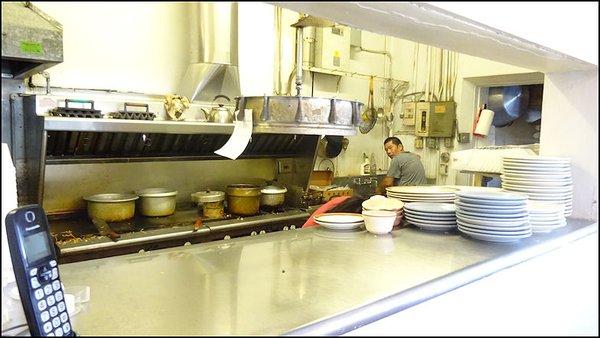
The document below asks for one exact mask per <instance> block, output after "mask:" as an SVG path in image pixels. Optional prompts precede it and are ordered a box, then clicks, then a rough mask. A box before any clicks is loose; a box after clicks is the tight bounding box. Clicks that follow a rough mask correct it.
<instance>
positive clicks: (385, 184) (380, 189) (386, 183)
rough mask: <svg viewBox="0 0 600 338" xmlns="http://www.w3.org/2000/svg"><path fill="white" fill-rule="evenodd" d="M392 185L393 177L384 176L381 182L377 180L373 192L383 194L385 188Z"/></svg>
mask: <svg viewBox="0 0 600 338" xmlns="http://www.w3.org/2000/svg"><path fill="white" fill-rule="evenodd" d="M393 185H394V178H393V177H389V176H386V177H384V178H383V179H382V180H381V182H379V185H378V186H377V188H375V193H376V194H377V195H384V196H385V188H387V187H391V186H393Z"/></svg>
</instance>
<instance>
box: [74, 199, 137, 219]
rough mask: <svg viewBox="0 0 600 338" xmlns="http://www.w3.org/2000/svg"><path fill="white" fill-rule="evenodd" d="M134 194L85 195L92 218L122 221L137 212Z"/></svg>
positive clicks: (89, 214)
mask: <svg viewBox="0 0 600 338" xmlns="http://www.w3.org/2000/svg"><path fill="white" fill-rule="evenodd" d="M138 198H139V196H137V195H134V194H97V195H92V196H87V197H84V198H83V199H84V200H86V201H87V212H88V216H89V217H90V219H100V220H103V221H105V222H122V221H126V220H128V219H131V218H133V216H134V214H135V200H137V199H138Z"/></svg>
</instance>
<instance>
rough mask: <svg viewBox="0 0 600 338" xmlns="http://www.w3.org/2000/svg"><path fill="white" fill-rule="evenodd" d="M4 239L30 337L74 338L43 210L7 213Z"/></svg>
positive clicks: (30, 208)
mask: <svg viewBox="0 0 600 338" xmlns="http://www.w3.org/2000/svg"><path fill="white" fill-rule="evenodd" d="M6 235H7V237H8V246H9V248H10V257H11V260H12V264H13V269H14V272H15V279H16V281H17V287H18V289H19V296H20V297H21V303H22V304H23V311H24V312H25V318H26V319H27V325H28V326H29V332H30V334H31V335H32V336H75V333H74V332H73V329H72V328H71V321H70V320H69V314H68V313H67V304H66V302H65V296H64V292H63V289H62V285H61V283H60V279H59V277H58V263H57V257H56V252H55V251H54V246H53V245H52V238H51V236H50V231H49V228H48V220H47V218H46V213H45V212H44V209H42V208H41V207H40V206H39V205H37V204H34V205H27V206H23V207H20V208H17V209H14V210H12V211H10V212H9V213H8V214H7V215H6Z"/></svg>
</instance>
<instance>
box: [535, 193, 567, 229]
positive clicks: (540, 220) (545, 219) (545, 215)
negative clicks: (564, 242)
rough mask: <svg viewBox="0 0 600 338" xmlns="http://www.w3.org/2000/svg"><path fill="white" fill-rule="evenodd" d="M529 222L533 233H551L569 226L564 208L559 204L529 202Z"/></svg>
mask: <svg viewBox="0 0 600 338" xmlns="http://www.w3.org/2000/svg"><path fill="white" fill-rule="evenodd" d="M528 207H529V222H530V223H531V227H532V229H533V233H538V232H550V231H552V230H554V229H558V228H562V227H564V226H565V225H567V220H566V219H565V213H564V206H563V205H562V204H559V203H552V202H541V201H529V203H528Z"/></svg>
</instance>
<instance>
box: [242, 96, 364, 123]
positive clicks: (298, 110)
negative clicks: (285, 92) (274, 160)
mask: <svg viewBox="0 0 600 338" xmlns="http://www.w3.org/2000/svg"><path fill="white" fill-rule="evenodd" d="M236 99H237V104H236V110H239V111H240V112H242V111H244V109H252V114H253V121H254V124H255V125H256V124H261V123H268V124H276V125H277V124H283V125H286V124H292V125H296V124H308V125H311V126H313V127H316V126H318V125H322V126H327V127H334V126H337V127H354V126H356V125H358V123H359V122H360V111H361V109H362V107H363V104H362V103H360V102H357V101H349V100H343V99H337V98H321V97H298V96H245V97H238V98H236Z"/></svg>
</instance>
